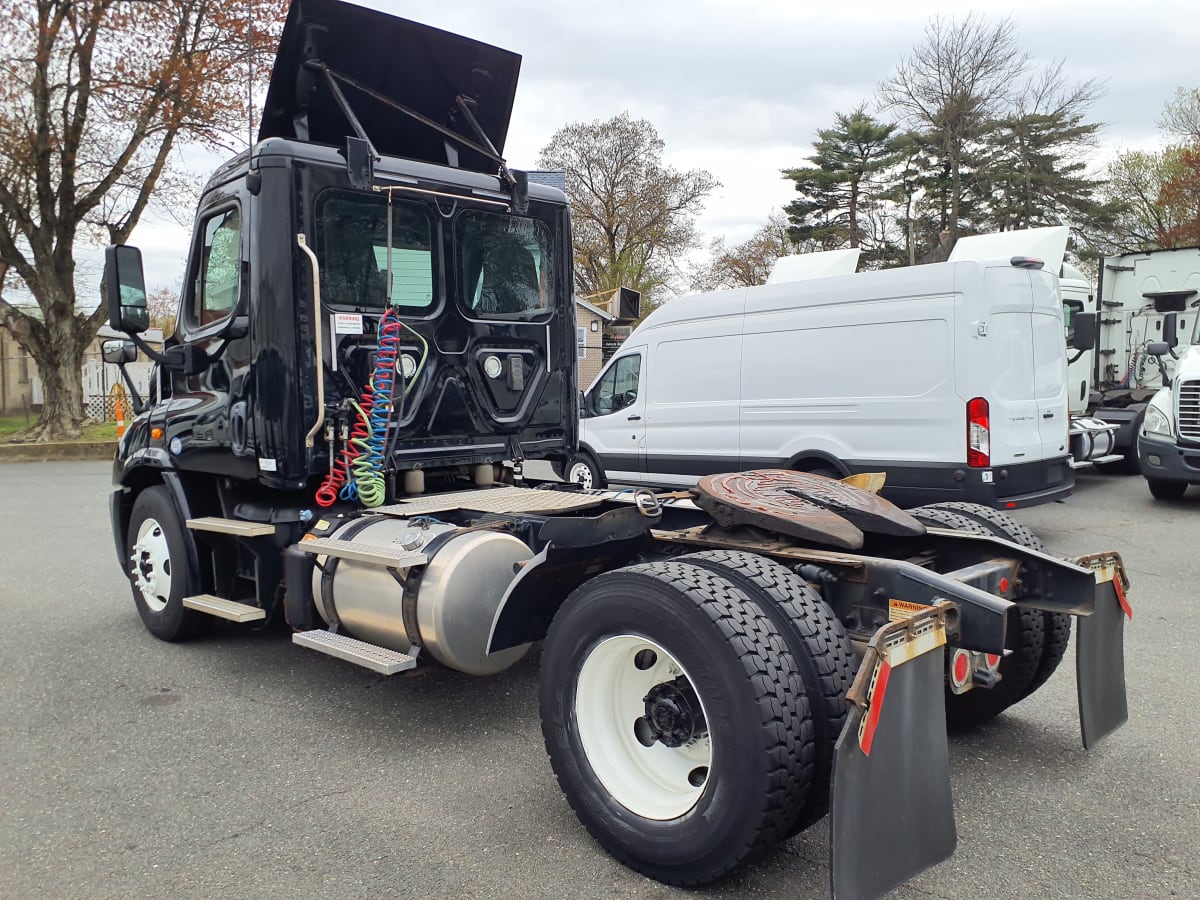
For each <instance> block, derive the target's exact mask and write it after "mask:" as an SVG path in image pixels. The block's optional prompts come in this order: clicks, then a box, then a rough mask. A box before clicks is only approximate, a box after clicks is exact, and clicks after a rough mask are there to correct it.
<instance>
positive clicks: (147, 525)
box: [129, 518, 171, 613]
mask: <svg viewBox="0 0 1200 900" xmlns="http://www.w3.org/2000/svg"><path fill="white" fill-rule="evenodd" d="M129 563H130V569H129V572H130V574H131V575H132V576H133V583H134V585H135V586H136V587H137V589H138V590H139V591H141V593H142V599H143V600H145V602H146V606H148V607H149V608H150V610H151V611H152V612H156V613H157V612H162V611H163V610H164V609H166V608H167V602H168V601H169V600H170V599H171V548H170V546H169V545H168V544H167V535H166V532H164V531H163V527H162V525H160V524H159V523H158V520H157V519H153V518H148V519H145V520H143V521H142V524H141V525H140V526H139V527H138V531H137V538H136V539H135V540H134V543H133V548H132V553H131V554H130V558H129Z"/></svg>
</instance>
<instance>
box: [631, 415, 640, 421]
mask: <svg viewBox="0 0 1200 900" xmlns="http://www.w3.org/2000/svg"><path fill="white" fill-rule="evenodd" d="M629 421H630V422H640V421H642V417H641V416H630V417H629Z"/></svg>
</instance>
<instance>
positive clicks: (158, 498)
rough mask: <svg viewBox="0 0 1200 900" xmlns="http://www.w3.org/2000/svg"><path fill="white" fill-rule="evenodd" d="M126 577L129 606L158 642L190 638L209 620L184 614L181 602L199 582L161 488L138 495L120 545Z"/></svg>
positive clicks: (175, 515) (172, 509) (172, 507)
mask: <svg viewBox="0 0 1200 900" xmlns="http://www.w3.org/2000/svg"><path fill="white" fill-rule="evenodd" d="M125 563H126V570H125V571H126V573H127V574H128V576H129V583H130V586H131V588H132V589H133V602H134V603H135V604H136V605H137V611H138V614H139V615H140V616H141V617H142V622H143V623H144V624H145V626H146V628H147V629H148V630H149V631H150V633H151V634H153V635H154V636H155V637H156V638H158V639H160V640H163V641H184V640H187V639H188V638H191V637H195V636H196V635H197V634H199V633H200V632H201V631H202V630H203V629H204V628H205V626H207V625H209V624H211V622H212V619H211V618H210V617H209V616H206V615H204V613H201V612H197V611H196V610H194V609H188V608H187V607H185V606H184V605H183V598H184V597H190V596H191V595H192V594H195V593H196V590H195V588H196V584H197V583H198V581H199V579H198V578H197V575H196V572H195V571H194V570H193V568H192V565H191V563H190V562H189V561H188V555H187V543H186V540H185V538H184V534H183V525H182V523H181V522H180V521H179V515H178V513H176V512H175V504H174V503H173V502H172V500H171V495H170V494H168V493H167V489H166V488H165V487H152V488H147V489H146V490H144V491H142V492H141V493H140V494H138V497H137V500H135V501H134V504H133V514H132V515H131V516H130V519H129V532H128V537H127V538H126V543H125Z"/></svg>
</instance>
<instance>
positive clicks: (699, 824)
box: [540, 560, 814, 885]
mask: <svg viewBox="0 0 1200 900" xmlns="http://www.w3.org/2000/svg"><path fill="white" fill-rule="evenodd" d="M540 681H541V718H542V731H543V735H544V737H545V741H546V750H547V753H548V754H549V756H550V762H551V765H552V766H553V769H554V773H555V775H556V776H557V778H558V781H559V784H560V785H561V786H562V789H563V793H564V794H565V795H566V797H567V801H568V802H569V803H570V804H571V806H572V808H573V809H574V810H575V812H576V814H577V815H578V817H579V819H580V821H581V822H582V823H583V825H584V826H585V827H586V828H587V830H588V832H589V833H590V834H591V835H592V836H593V837H594V838H595V839H596V840H597V841H598V842H599V843H600V844H601V845H602V846H603V847H604V848H605V849H606V850H607V851H608V852H609V853H611V854H612V855H613V856H614V857H616V858H617V859H618V860H619V861H620V862H622V863H623V864H625V865H627V866H629V867H630V868H632V869H634V870H636V871H638V872H641V873H643V874H645V875H648V876H649V877H651V878H655V879H657V880H659V881H662V882H666V883H668V884H677V885H699V884H705V883H707V882H710V881H713V880H715V879H717V878H720V877H721V876H722V875H725V874H726V873H728V872H729V871H731V870H732V869H734V868H735V867H736V866H738V865H739V864H740V863H742V862H743V861H745V860H746V859H747V858H749V857H750V856H752V855H756V854H757V853H760V852H763V851H765V850H767V849H769V848H770V847H771V846H773V845H774V844H775V843H777V842H778V841H779V840H781V839H782V838H784V837H785V836H787V835H788V834H789V833H791V831H792V830H793V828H794V826H795V824H796V822H797V821H798V820H799V819H800V816H801V815H802V813H803V811H804V809H805V805H806V803H807V801H808V795H809V793H810V788H811V782H812V779H813V770H814V746H813V721H812V715H811V712H810V707H809V701H808V697H807V695H806V693H805V689H804V682H803V680H802V678H801V676H800V673H799V671H798V668H797V665H796V662H795V660H794V658H793V656H792V653H791V652H790V651H789V649H788V644H787V642H786V641H785V640H784V638H783V637H782V636H781V635H780V633H779V629H778V628H777V627H776V625H775V624H774V622H773V620H772V618H771V616H769V615H768V614H767V613H766V611H765V610H764V609H763V607H762V606H761V605H760V604H759V603H757V602H755V600H754V599H753V598H752V597H751V596H749V595H748V594H747V593H746V592H745V591H743V590H741V589H740V588H739V587H738V586H737V585H736V584H735V583H733V582H732V581H731V580H730V579H728V578H726V577H723V575H722V574H721V573H719V572H716V571H712V570H709V569H705V568H702V567H701V566H699V565H695V564H689V563H687V562H684V561H682V560H681V561H678V562H655V563H647V564H643V565H637V566H631V567H629V568H626V569H619V570H616V571H613V572H608V573H606V574H604V575H600V576H598V577H596V578H594V579H592V580H590V581H588V582H586V583H585V584H584V585H583V586H581V587H580V588H578V589H577V590H576V591H575V592H574V593H573V594H572V595H571V596H570V597H569V598H568V599H567V601H566V603H565V604H564V605H563V607H562V608H561V609H560V610H559V612H558V613H557V615H555V617H554V620H553V622H552V623H551V626H550V630H549V633H548V634H547V637H546V641H545V645H544V649H543V653H542V667H541V679H540ZM606 689H607V690H606ZM643 691H644V693H643ZM660 701H661V703H660ZM681 709H685V710H690V712H689V713H688V714H687V715H680V714H678V713H679V711H680V710H681ZM697 713H698V715H697ZM650 720H653V722H654V725H655V727H654V728H651V727H650V726H649V725H647V724H646V723H647V722H649V721H650ZM676 726H678V727H676ZM655 729H657V731H655ZM699 732H704V733H703V735H702V736H698V735H699ZM688 735H690V736H688ZM648 737H649V738H651V740H650V741H649V743H647V740H646V739H647V738H648ZM674 741H679V742H680V743H678V744H677V745H676V746H670V743H671V742H674ZM701 770H702V771H701Z"/></svg>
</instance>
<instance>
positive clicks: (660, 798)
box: [575, 634, 713, 821]
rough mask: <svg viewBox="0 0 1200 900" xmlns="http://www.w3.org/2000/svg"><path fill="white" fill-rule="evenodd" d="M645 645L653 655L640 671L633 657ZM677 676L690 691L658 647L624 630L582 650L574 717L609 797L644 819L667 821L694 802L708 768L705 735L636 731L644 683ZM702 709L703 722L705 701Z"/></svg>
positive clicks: (679, 668)
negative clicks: (685, 737)
mask: <svg viewBox="0 0 1200 900" xmlns="http://www.w3.org/2000/svg"><path fill="white" fill-rule="evenodd" d="M644 650H648V651H651V652H652V653H653V654H654V655H655V659H656V661H655V662H654V664H653V665H651V666H649V668H646V669H641V668H639V667H638V662H637V661H638V659H639V654H641V653H642V651H644ZM646 658H647V657H645V656H642V657H641V660H642V661H643V662H644V661H645V659H646ZM680 676H682V677H684V678H686V679H687V680H688V682H690V683H691V684H692V689H693V691H694V690H695V683H694V682H692V679H691V678H690V676H688V674H687V672H686V671H685V670H684V668H683V666H681V665H680V664H679V662H678V661H677V660H676V659H675V658H674V657H673V656H672V655H671V654H670V653H668V652H667V651H666V650H665V649H663V647H662V646H661V645H659V644H657V643H655V642H654V641H652V640H649V639H648V638H644V637H640V636H638V635H629V634H626V635H620V636H617V637H610V638H606V639H605V640H603V641H601V642H600V643H599V644H597V645H596V646H595V647H593V648H592V649H591V650H590V651H589V652H588V654H587V657H586V658H585V659H584V661H583V665H582V667H581V668H580V670H579V679H578V681H577V683H576V687H575V722H576V727H577V729H578V731H579V740H580V743H581V744H582V745H583V752H584V754H585V755H586V756H587V761H588V764H589V765H590V766H591V768H592V771H593V772H594V773H595V775H596V778H597V779H599V781H600V783H601V784H602V785H603V786H604V788H605V790H606V791H608V793H609V795H610V796H611V797H612V798H613V799H614V800H616V801H617V802H618V803H620V804H621V805H622V806H624V807H625V808H626V809H628V810H629V811H630V812H633V813H635V814H637V815H639V816H642V817H644V818H647V819H656V820H659V821H665V820H667V819H676V818H678V817H680V816H682V815H684V814H685V813H687V812H688V811H689V810H691V809H692V807H694V806H695V805H696V803H697V802H699V800H700V797H701V796H702V795H703V793H704V790H705V787H706V786H707V784H708V778H709V774H710V773H711V771H712V763H713V747H712V738H711V737H710V736H708V735H705V736H704V737H701V738H695V739H692V740H691V741H689V742H687V743H686V744H684V745H683V746H680V747H668V746H666V745H664V744H663V743H661V742H659V741H655V742H654V743H653V744H651V745H650V746H645V745H644V744H643V743H642V742H641V741H640V740H639V739H638V737H637V734H636V732H635V723H636V722H637V720H638V719H639V718H641V717H644V716H645V712H646V704H645V699H644V698H645V697H646V694H647V693H648V692H649V691H650V689H651V688H652V687H654V686H655V685H657V684H663V683H667V682H672V681H674V680H675V679H676V678H679V677H680ZM700 709H701V713H702V714H703V715H704V718H705V721H708V714H707V712H705V711H704V701H703V699H701V700H700Z"/></svg>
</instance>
